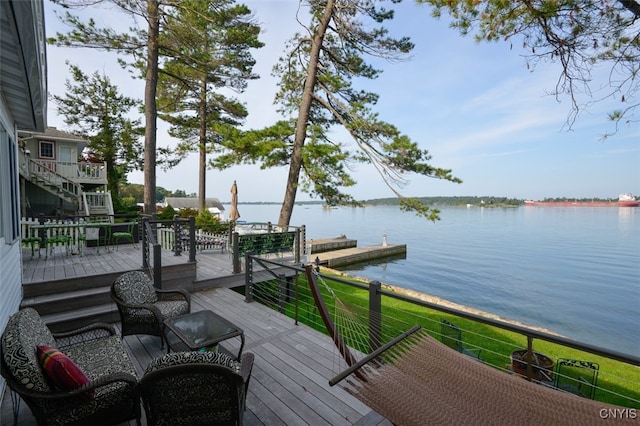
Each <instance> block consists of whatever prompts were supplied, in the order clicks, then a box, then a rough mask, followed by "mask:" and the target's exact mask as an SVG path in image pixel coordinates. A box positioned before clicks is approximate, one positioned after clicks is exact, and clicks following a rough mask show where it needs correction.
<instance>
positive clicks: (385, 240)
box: [382, 234, 387, 247]
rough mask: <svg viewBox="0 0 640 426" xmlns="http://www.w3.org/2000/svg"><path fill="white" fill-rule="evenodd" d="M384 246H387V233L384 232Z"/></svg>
mask: <svg viewBox="0 0 640 426" xmlns="http://www.w3.org/2000/svg"><path fill="white" fill-rule="evenodd" d="M382 246H383V247H386V246H387V234H382Z"/></svg>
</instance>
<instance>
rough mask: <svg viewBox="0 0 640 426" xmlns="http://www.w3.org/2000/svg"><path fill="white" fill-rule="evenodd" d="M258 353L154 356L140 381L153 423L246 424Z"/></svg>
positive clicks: (149, 421) (143, 403) (145, 408)
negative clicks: (255, 359)
mask: <svg viewBox="0 0 640 426" xmlns="http://www.w3.org/2000/svg"><path fill="white" fill-rule="evenodd" d="M253 360H254V356H253V354H252V353H245V354H244V355H242V358H241V360H240V361H239V362H238V361H236V360H235V359H234V358H233V357H232V356H231V355H228V354H226V353H222V352H172V353H170V354H167V355H164V356H161V357H159V358H155V359H153V360H152V361H151V363H150V364H149V366H148V367H147V369H146V371H145V374H144V376H143V377H142V379H140V382H139V384H138V391H139V394H140V396H141V398H142V405H143V407H144V410H145V412H146V415H147V423H148V424H149V425H172V426H173V425H175V426H180V425H189V426H191V425H205V424H206V425H221V424H224V425H241V424H242V418H243V413H244V410H245V400H246V397H247V389H248V387H249V379H250V378H251V369H252V368H253Z"/></svg>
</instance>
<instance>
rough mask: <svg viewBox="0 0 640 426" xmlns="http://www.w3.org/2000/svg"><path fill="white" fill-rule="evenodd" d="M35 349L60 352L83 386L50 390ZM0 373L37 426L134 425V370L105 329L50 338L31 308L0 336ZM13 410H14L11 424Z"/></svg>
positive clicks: (113, 332)
mask: <svg viewBox="0 0 640 426" xmlns="http://www.w3.org/2000/svg"><path fill="white" fill-rule="evenodd" d="M37 345H48V346H52V347H55V348H57V349H59V350H60V351H62V352H63V353H64V354H66V355H67V356H68V357H69V358H70V359H71V360H73V362H74V363H75V364H76V365H77V366H78V367H79V368H80V369H81V370H82V372H83V373H84V374H85V375H86V377H87V379H88V380H89V382H88V383H87V384H85V385H82V386H81V387H79V388H77V389H75V390H70V391H61V390H57V389H55V388H54V385H53V384H52V383H51V382H50V380H49V379H47V377H46V375H45V373H44V372H43V370H42V368H41V367H40V364H39V362H38V358H37V354H36V346H37ZM0 372H1V373H2V377H4V378H5V379H6V382H7V385H8V386H9V388H10V389H11V390H12V391H13V392H15V393H17V394H18V395H19V396H20V398H21V399H22V400H23V401H24V402H25V403H26V404H27V405H28V406H29V408H30V409H31V413H32V414H33V416H34V417H35V419H36V422H37V423H38V424H42V425H67V424H85V425H89V424H90V425H105V424H118V423H122V422H125V421H128V420H133V419H135V420H136V421H137V423H138V424H140V413H141V412H140V399H139V396H138V395H137V392H136V385H137V382H138V378H137V376H136V369H135V366H134V364H133V362H132V360H131V359H130V358H129V354H128V352H127V349H126V348H125V347H124V345H123V343H122V340H121V339H120V336H118V334H117V332H116V329H115V327H113V326H112V325H111V324H93V325H90V326H87V327H83V328H81V329H78V330H74V331H69V332H66V333H57V334H52V333H51V332H50V331H49V329H48V328H47V326H46V325H45V324H44V322H43V321H42V319H41V317H40V315H39V314H38V313H37V312H36V311H35V310H34V309H31V308H25V309H23V310H21V311H18V312H17V313H15V314H14V315H12V316H11V318H9V322H8V323H7V326H6V328H5V330H4V332H3V334H2V344H1V345H0ZM12 399H13V395H12ZM18 401H19V400H18ZM18 401H14V403H16V404H17V402H18ZM17 408H18V406H17V405H14V423H15V422H16V417H15V416H16V415H17V413H16V412H15V411H16V410H17Z"/></svg>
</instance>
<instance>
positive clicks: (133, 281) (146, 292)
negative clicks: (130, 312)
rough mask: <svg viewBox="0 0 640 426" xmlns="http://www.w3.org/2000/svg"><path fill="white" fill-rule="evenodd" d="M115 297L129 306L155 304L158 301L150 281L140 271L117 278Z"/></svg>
mask: <svg viewBox="0 0 640 426" xmlns="http://www.w3.org/2000/svg"><path fill="white" fill-rule="evenodd" d="M114 291H115V293H116V296H118V297H119V298H120V299H122V300H124V301H126V302H127V303H131V304H138V305H139V304H145V303H155V302H156V301H157V300H158V296H157V294H156V290H155V288H154V287H153V283H152V282H151V279H150V278H149V277H148V276H147V275H146V274H145V273H144V272H142V271H132V272H129V273H126V274H123V275H121V276H120V277H119V278H118V285H117V286H115V288H114Z"/></svg>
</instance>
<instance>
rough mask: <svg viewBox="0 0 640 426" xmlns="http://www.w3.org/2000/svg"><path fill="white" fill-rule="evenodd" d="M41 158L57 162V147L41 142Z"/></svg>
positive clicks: (51, 143)
mask: <svg viewBox="0 0 640 426" xmlns="http://www.w3.org/2000/svg"><path fill="white" fill-rule="evenodd" d="M39 157H40V158H47V159H49V160H55V158H56V151H55V145H54V144H53V142H47V141H40V152H39Z"/></svg>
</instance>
